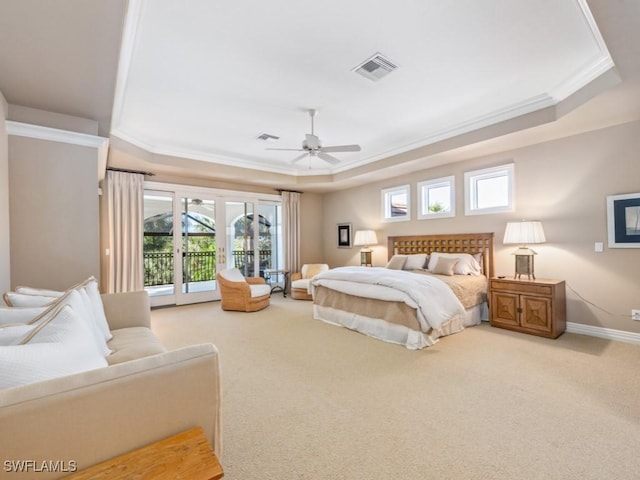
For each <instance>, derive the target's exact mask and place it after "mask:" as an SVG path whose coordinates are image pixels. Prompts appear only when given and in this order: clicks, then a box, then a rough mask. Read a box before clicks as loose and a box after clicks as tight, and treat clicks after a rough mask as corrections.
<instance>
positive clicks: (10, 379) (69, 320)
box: [0, 305, 107, 389]
mask: <svg viewBox="0 0 640 480" xmlns="http://www.w3.org/2000/svg"><path fill="white" fill-rule="evenodd" d="M91 338H92V336H91V331H90V330H89V326H88V325H87V323H86V322H84V321H83V320H81V319H80V318H78V316H77V314H76V313H75V312H74V311H73V309H72V308H71V307H69V306H68V305H65V306H60V307H59V308H56V309H55V310H54V311H53V312H52V315H51V316H50V317H49V318H47V319H46V320H45V321H42V322H40V323H39V324H38V325H37V326H36V327H35V328H34V329H33V330H32V331H31V333H29V334H28V335H27V338H26V339H25V340H24V342H25V343H24V344H22V345H10V346H6V347H2V348H0V389H2V388H9V387H14V386H17V385H23V384H26V383H32V382H39V381H42V380H47V379H49V378H55V377H60V376H63V375H71V374H73V373H78V372H84V371H87V370H93V369H96V368H101V367H106V366H107V360H106V359H105V358H104V356H103V355H102V354H101V353H100V351H99V350H98V349H97V347H96V345H95V343H94V342H93V341H91Z"/></svg>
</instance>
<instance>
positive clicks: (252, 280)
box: [245, 277, 267, 285]
mask: <svg viewBox="0 0 640 480" xmlns="http://www.w3.org/2000/svg"><path fill="white" fill-rule="evenodd" d="M245 280H246V281H247V283H248V284H249V285H264V284H265V283H267V281H266V280H265V279H264V278H262V277H245Z"/></svg>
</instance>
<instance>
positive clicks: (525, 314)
mask: <svg viewBox="0 0 640 480" xmlns="http://www.w3.org/2000/svg"><path fill="white" fill-rule="evenodd" d="M489 302H490V303H489V312H490V323H491V325H493V326H494V327H500V328H506V329H509V330H515V331H517V332H523V333H530V334H532V335H539V336H541V337H547V338H557V337H559V336H560V335H561V334H562V332H564V331H565V329H566V325H567V318H566V297H565V282H564V280H550V279H537V280H524V279H523V280H520V279H506V278H491V279H490V280H489Z"/></svg>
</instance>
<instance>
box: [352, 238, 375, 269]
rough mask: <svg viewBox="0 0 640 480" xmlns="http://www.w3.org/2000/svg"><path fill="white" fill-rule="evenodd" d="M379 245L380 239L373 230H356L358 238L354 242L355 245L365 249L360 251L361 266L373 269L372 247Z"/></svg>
mask: <svg viewBox="0 0 640 480" xmlns="http://www.w3.org/2000/svg"><path fill="white" fill-rule="evenodd" d="M376 243H378V239H377V237H376V232H374V231H373V230H356V236H355V238H354V240H353V244H354V245H355V246H356V247H358V246H362V247H364V248H363V249H362V250H360V265H363V266H365V267H371V266H373V264H372V263H371V252H372V250H371V248H369V246H370V245H375V244H376Z"/></svg>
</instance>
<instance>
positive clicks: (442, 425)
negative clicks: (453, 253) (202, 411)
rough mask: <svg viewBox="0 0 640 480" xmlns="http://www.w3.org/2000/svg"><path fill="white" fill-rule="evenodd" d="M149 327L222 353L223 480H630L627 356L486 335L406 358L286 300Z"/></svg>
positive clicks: (169, 316) (623, 347)
mask: <svg viewBox="0 0 640 480" xmlns="http://www.w3.org/2000/svg"><path fill="white" fill-rule="evenodd" d="M152 322H153V329H154V331H155V332H156V333H157V334H158V336H159V337H160V338H161V340H162V341H163V342H164V343H165V344H166V345H167V346H168V347H169V348H175V347H178V346H182V345H186V344H192V343H200V342H212V343H214V344H216V345H217V346H218V348H219V349H220V353H221V362H222V375H223V377H222V388H223V402H224V403H223V419H224V426H223V438H224V452H223V455H222V459H221V460H222V464H223V467H224V469H225V472H226V474H225V480H227V479H228V480H254V479H255V480H258V479H260V480H264V479H269V480H273V479H278V480H288V479H305V480H310V479H323V480H325V479H349V480H357V479H367V480H372V479H393V480H404V479H411V480H414V479H474V480H475V479H510V480H520V479H525V480H526V479H545V480H547V479H597V480H603V479H638V478H640V347H638V346H636V345H629V344H624V343H618V342H609V341H606V340H602V339H598V338H593V337H587V336H582V335H577V334H564V335H563V336H561V337H560V338H559V339H557V340H547V339H543V338H538V337H533V336H530V335H524V334H519V333H514V332H509V331H506V330H501V329H497V328H492V327H490V326H489V325H486V324H483V325H481V326H477V327H472V328H469V329H467V330H465V331H463V332H461V333H458V334H455V335H452V336H450V337H446V338H444V339H442V340H441V341H440V342H439V343H438V344H436V345H435V346H433V347H429V348H427V349H424V350H420V351H409V350H406V349H405V348H403V347H400V346H397V345H392V344H388V343H384V342H381V341H379V340H374V339H372V338H368V337H366V336H364V335H361V334H358V333H355V332H351V331H349V330H346V329H343V328H339V327H335V326H332V325H327V324H325V323H323V322H320V321H317V320H313V319H312V317H311V304H310V303H309V302H303V301H298V300H293V299H289V298H287V299H283V298H282V296H281V295H280V294H277V295H274V297H273V298H272V304H271V306H270V307H269V308H267V309H266V310H264V311H262V312H258V313H249V314H245V313H235V312H234V313H232V312H223V311H222V310H221V308H220V304H219V303H206V304H199V305H190V306H183V307H173V308H165V309H158V310H154V311H153V312H152Z"/></svg>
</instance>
